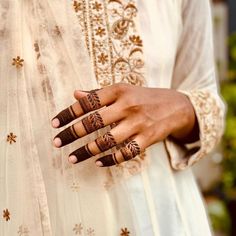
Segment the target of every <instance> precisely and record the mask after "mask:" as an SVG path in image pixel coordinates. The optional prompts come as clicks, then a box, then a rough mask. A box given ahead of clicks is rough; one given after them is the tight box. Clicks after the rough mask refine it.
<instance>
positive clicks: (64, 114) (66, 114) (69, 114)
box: [53, 106, 76, 128]
mask: <svg viewBox="0 0 236 236" xmlns="http://www.w3.org/2000/svg"><path fill="white" fill-rule="evenodd" d="M56 118H57V119H58V120H59V122H60V125H59V127H62V126H64V125H66V124H68V123H70V122H71V121H73V120H74V119H75V118H76V114H75V112H74V110H73V108H72V106H70V107H68V108H66V109H64V110H63V111H61V112H60V113H59V114H58V115H57V116H55V117H54V118H53V120H54V119H56ZM59 127H58V128H59Z"/></svg>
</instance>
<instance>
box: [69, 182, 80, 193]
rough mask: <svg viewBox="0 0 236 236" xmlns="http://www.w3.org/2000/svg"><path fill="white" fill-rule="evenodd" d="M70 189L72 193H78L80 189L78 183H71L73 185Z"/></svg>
mask: <svg viewBox="0 0 236 236" xmlns="http://www.w3.org/2000/svg"><path fill="white" fill-rule="evenodd" d="M71 189H72V191H74V192H78V191H79V189H80V186H79V183H78V182H73V184H72V185H71Z"/></svg>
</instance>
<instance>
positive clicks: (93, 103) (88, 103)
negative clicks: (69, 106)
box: [79, 90, 102, 113]
mask: <svg viewBox="0 0 236 236" xmlns="http://www.w3.org/2000/svg"><path fill="white" fill-rule="evenodd" d="M79 103H80V106H81V108H82V110H83V112H84V113H88V112H90V111H94V110H98V109H99V108H101V107H102V106H101V102H100V99H99V96H98V94H97V93H96V90H92V91H91V92H90V93H89V94H88V95H86V96H85V97H82V98H80V99H79Z"/></svg>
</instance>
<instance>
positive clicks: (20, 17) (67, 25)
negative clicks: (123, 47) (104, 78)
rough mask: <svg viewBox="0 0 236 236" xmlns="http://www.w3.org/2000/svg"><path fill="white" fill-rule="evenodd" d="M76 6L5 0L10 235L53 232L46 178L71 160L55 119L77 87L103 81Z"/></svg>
mask: <svg viewBox="0 0 236 236" xmlns="http://www.w3.org/2000/svg"><path fill="white" fill-rule="evenodd" d="M72 13H73V11H72V8H71V5H70V4H69V2H68V1H45V0H43V1H32V0H29V1H28V0H24V1H18V0H11V1H9V0H1V1H0V17H1V21H0V50H1V54H0V100H1V102H0V111H1V115H0V135H1V138H0V156H1V158H0V168H1V175H3V176H4V178H1V179H0V182H1V184H0V192H1V195H0V205H1V209H5V212H6V213H7V212H9V214H8V216H9V217H8V218H9V221H10V222H11V227H7V226H3V231H1V232H2V233H3V235H16V234H17V232H19V234H20V235H28V232H29V231H30V235H51V224H50V219H49V209H48V202H47V195H48V193H46V188H45V183H44V180H43V179H44V178H46V177H48V182H50V181H49V179H50V178H52V177H53V176H54V179H57V175H61V173H60V174H59V173H58V172H65V170H66V169H67V168H71V167H69V166H66V165H68V164H65V163H67V158H66V157H67V156H66V153H67V154H68V153H69V151H68V149H67V150H65V151H62V152H60V151H58V150H55V149H54V148H53V147H52V144H51V142H50V141H51V140H52V137H53V135H54V134H53V133H52V132H53V131H52V128H51V126H50V120H51V118H52V117H53V115H55V114H56V112H58V111H60V110H61V109H63V108H65V107H66V106H68V105H69V104H71V103H72V102H73V101H74V99H73V98H72V96H73V91H74V89H75V88H81V89H87V90H88V89H93V88H96V87H97V82H96V80H95V78H94V77H93V73H92V71H91V68H90V66H89V57H88V54H87V52H86V49H85V47H84V44H83V41H82V36H81V30H80V28H79V24H78V19H77V17H76V16H75V15H74V14H72ZM55 169H56V170H55ZM70 175H71V173H70ZM61 176H63V175H61ZM61 178H62V177H61ZM63 178H65V179H66V178H69V174H68V175H67V174H65V175H64V177H63ZM57 181H60V179H57ZM51 182H52V181H51ZM54 190H55V189H54ZM55 192H56V191H55ZM55 200H56V199H55ZM19 203H20V204H19ZM22 203H25V204H22Z"/></svg>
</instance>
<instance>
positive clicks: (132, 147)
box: [120, 141, 141, 161]
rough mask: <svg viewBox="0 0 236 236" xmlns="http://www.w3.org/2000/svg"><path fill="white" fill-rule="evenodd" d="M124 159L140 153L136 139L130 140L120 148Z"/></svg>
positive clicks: (126, 159)
mask: <svg viewBox="0 0 236 236" xmlns="http://www.w3.org/2000/svg"><path fill="white" fill-rule="evenodd" d="M120 151H121V153H122V156H123V157H124V160H125V161H128V160H130V159H132V158H134V157H136V156H137V155H139V154H140V152H141V150H140V147H139V145H138V144H137V142H136V141H131V142H130V143H128V144H127V146H125V147H124V148H121V149H120Z"/></svg>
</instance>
